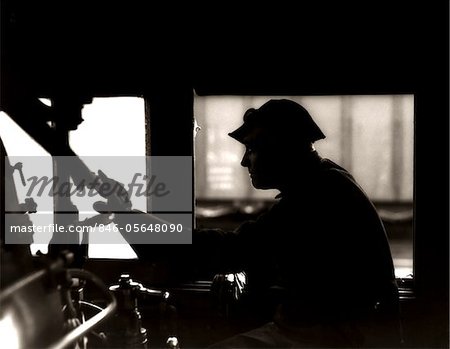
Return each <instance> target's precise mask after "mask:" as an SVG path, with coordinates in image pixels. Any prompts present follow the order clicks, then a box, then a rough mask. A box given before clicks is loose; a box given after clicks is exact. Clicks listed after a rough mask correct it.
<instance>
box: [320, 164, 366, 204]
mask: <svg viewBox="0 0 450 349" xmlns="http://www.w3.org/2000/svg"><path fill="white" fill-rule="evenodd" d="M321 178H322V184H323V188H324V190H326V191H329V192H332V193H336V194H337V195H344V194H345V193H347V194H348V192H353V193H355V194H359V195H361V196H364V197H367V194H366V193H365V192H364V190H363V188H362V187H361V186H360V185H359V183H358V182H357V181H356V179H355V178H354V177H353V175H352V174H351V173H350V172H349V171H347V170H346V169H345V168H343V167H342V166H340V165H338V164H336V163H335V162H333V161H332V160H329V159H322V163H321Z"/></svg>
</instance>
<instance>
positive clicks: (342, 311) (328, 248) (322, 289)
mask: <svg viewBox="0 0 450 349" xmlns="http://www.w3.org/2000/svg"><path fill="white" fill-rule="evenodd" d="M229 135H230V136H231V137H233V138H234V139H236V140H237V141H239V142H241V143H243V144H244V145H245V154H244V156H243V158H242V161H241V165H242V166H244V167H246V168H247V169H248V171H249V175H250V178H251V181H252V184H253V186H254V187H255V188H258V189H278V190H279V191H280V194H279V195H278V196H277V200H278V201H277V202H276V203H275V204H274V205H273V207H272V208H271V209H270V210H269V211H268V212H267V213H265V214H262V215H261V216H260V217H259V218H258V219H257V220H256V221H254V222H245V223H244V224H242V225H241V226H240V227H239V228H238V229H237V230H236V231H234V232H221V231H218V230H215V231H201V232H198V233H197V234H194V245H195V244H197V245H203V247H204V248H203V249H202V250H203V251H208V252H209V253H207V254H208V255H210V257H211V260H212V261H213V262H214V263H212V264H211V263H210V264H209V265H213V266H216V267H217V269H218V270H222V271H228V272H230V271H238V270H244V271H245V272H246V273H247V276H248V299H249V300H250V302H251V303H252V305H253V307H254V308H255V309H259V310H262V309H265V310H267V311H269V312H270V311H273V314H272V315H273V316H274V322H270V323H269V324H267V325H265V326H263V327H261V328H258V329H256V330H254V331H251V332H249V333H246V334H242V335H239V336H236V337H234V338H232V339H229V340H227V341H224V342H222V343H221V344H218V345H217V346H218V347H219V346H223V347H254V346H256V347H285V346H290V345H293V346H307V347H308V346H309V347H312V346H317V347H320V346H323V347H335V346H344V347H352V346H357V347H360V346H365V345H367V346H391V347H392V346H395V345H396V344H399V343H400V342H399V338H398V336H397V335H398V332H397V330H398V328H397V325H398V323H397V318H396V315H397V310H398V308H397V307H398V303H397V302H398V294H397V287H396V283H395V277H394V268H393V262H392V257H391V253H390V249H389V244H388V241H387V238H386V233H385V230H384V227H383V224H382V222H381V220H380V217H379V216H378V214H377V211H376V209H375V207H374V206H373V204H372V203H371V202H370V200H369V199H368V197H367V195H366V194H365V193H364V191H363V190H362V189H361V187H360V186H359V185H358V184H357V183H356V181H355V179H354V178H353V177H352V176H351V175H350V174H349V173H348V172H347V171H346V170H345V169H343V168H342V167H340V166H338V165H337V164H335V163H334V162H332V161H330V160H328V159H325V158H322V157H320V156H319V154H318V153H317V151H315V149H314V146H313V143H314V142H315V141H318V140H320V139H323V138H325V135H324V134H323V133H322V131H321V130H320V129H319V127H318V126H317V125H316V123H315V122H314V121H313V119H312V118H311V116H310V114H309V113H308V112H307V110H306V109H304V108H303V107H302V106H301V105H299V104H297V103H295V102H293V101H291V100H286V99H280V100H270V101H268V102H267V103H265V104H264V105H262V106H261V107H260V108H258V109H253V108H251V109H249V110H248V111H247V112H246V113H245V115H244V123H243V125H242V126H240V127H239V128H238V129H236V130H235V131H233V132H232V133H230V134H229ZM264 313H265V312H264V311H263V312H262V314H264ZM369 328H370V330H368V329H369ZM366 330H367V331H366ZM371 331H372V332H371ZM377 331H378V332H377ZM380 331H382V332H380ZM370 332H371V333H372V336H370V335H369V333H370ZM375 333H376V334H375ZM374 334H375V335H374Z"/></svg>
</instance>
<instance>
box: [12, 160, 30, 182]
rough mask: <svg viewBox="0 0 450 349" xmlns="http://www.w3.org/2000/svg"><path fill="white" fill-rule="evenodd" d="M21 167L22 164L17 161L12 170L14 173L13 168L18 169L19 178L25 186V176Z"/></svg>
mask: <svg viewBox="0 0 450 349" xmlns="http://www.w3.org/2000/svg"><path fill="white" fill-rule="evenodd" d="M22 168H23V164H22V163H21V162H18V163H17V164H15V165H14V166H13V167H12V172H13V173H14V171H15V170H17V171H19V175H20V180H21V181H22V184H23V186H24V187H26V186H27V182H25V176H24V175H23V171H22Z"/></svg>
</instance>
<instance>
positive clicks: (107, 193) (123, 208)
mask: <svg viewBox="0 0 450 349" xmlns="http://www.w3.org/2000/svg"><path fill="white" fill-rule="evenodd" d="M98 177H99V179H100V181H101V184H100V186H99V188H98V193H99V194H100V195H101V196H102V197H104V198H105V199H106V200H107V201H106V202H103V201H97V202H95V203H94V209H95V210H96V211H97V212H100V213H109V212H128V211H130V210H131V207H132V203H131V201H130V198H129V196H128V192H127V191H126V190H125V187H124V185H123V184H122V183H119V182H117V181H116V180H114V179H112V178H109V177H108V176H106V175H105V173H104V172H103V171H102V170H98Z"/></svg>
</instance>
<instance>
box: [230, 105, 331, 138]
mask: <svg viewBox="0 0 450 349" xmlns="http://www.w3.org/2000/svg"><path fill="white" fill-rule="evenodd" d="M256 128H262V129H266V130H268V131H270V132H271V133H273V134H275V135H276V136H279V137H295V138H296V139H298V140H299V141H306V142H311V143H314V142H315V141H317V140H319V139H323V138H325V135H324V134H323V132H322V131H321V129H320V128H319V126H317V124H316V123H315V122H314V120H313V118H312V117H311V115H310V114H309V112H308V111H307V110H306V109H305V108H304V107H302V106H301V105H300V104H298V103H296V102H294V101H291V100H288V99H271V100H270V101H268V102H266V103H264V104H263V105H262V106H261V107H259V108H258V109H255V108H250V109H248V110H247V111H246V112H245V114H244V123H243V124H242V125H241V126H240V127H238V128H237V129H236V130H234V131H233V132H231V133H229V134H228V135H229V136H231V137H233V138H234V139H236V140H237V141H239V142H241V143H243V140H244V138H245V137H246V136H247V135H248V134H249V133H250V132H251V131H253V130H254V129H256Z"/></svg>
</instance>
